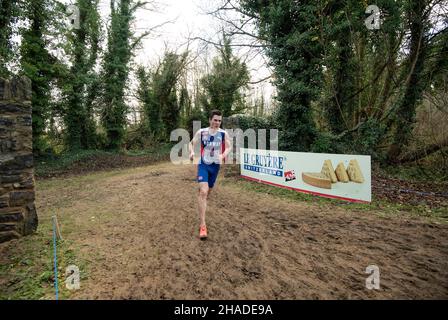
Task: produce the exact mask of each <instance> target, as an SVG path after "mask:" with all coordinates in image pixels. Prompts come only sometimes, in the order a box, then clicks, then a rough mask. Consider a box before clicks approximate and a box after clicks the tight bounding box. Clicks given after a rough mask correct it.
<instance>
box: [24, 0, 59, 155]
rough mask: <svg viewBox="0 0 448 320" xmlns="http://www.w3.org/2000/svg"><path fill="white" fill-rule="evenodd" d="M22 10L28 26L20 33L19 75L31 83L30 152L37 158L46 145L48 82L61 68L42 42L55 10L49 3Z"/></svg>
mask: <svg viewBox="0 0 448 320" xmlns="http://www.w3.org/2000/svg"><path fill="white" fill-rule="evenodd" d="M22 10H23V18H24V19H25V20H27V21H28V22H29V26H28V27H26V28H24V29H22V32H21V35H22V43H21V46H20V56H21V59H20V62H21V68H22V73H23V74H24V75H26V76H27V77H28V78H30V79H31V81H32V85H31V86H32V87H31V89H32V97H31V104H32V127H33V152H34V153H35V154H36V155H39V154H42V153H43V151H44V150H45V149H46V146H47V144H46V142H45V140H44V138H43V136H44V134H45V127H46V121H47V120H48V118H49V115H50V108H51V95H50V90H51V81H52V80H53V79H54V78H55V77H57V76H58V75H59V74H60V72H59V71H60V70H58V69H60V68H61V66H60V64H59V62H58V61H57V59H56V58H55V57H54V56H53V55H52V54H50V53H49V51H48V48H47V43H46V39H45V36H46V35H47V34H48V30H49V26H50V23H51V18H52V16H53V14H55V12H56V10H55V7H54V6H53V3H52V2H51V1H49V0H34V1H26V2H24V3H23V8H22Z"/></svg>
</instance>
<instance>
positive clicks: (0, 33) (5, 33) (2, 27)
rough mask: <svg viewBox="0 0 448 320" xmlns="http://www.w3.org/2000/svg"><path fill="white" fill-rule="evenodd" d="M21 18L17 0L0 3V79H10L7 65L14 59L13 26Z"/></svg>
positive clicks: (3, 0)
mask: <svg viewBox="0 0 448 320" xmlns="http://www.w3.org/2000/svg"><path fill="white" fill-rule="evenodd" d="M18 16H19V6H18V4H17V0H9V1H6V0H2V1H0V77H8V76H9V75H10V71H9V69H8V67H7V64H8V63H9V62H10V61H11V60H12V59H13V56H14V50H13V43H12V39H11V37H12V35H13V30H12V26H13V25H14V23H15V22H16V21H17V18H18Z"/></svg>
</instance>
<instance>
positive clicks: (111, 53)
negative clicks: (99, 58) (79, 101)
mask: <svg viewBox="0 0 448 320" xmlns="http://www.w3.org/2000/svg"><path fill="white" fill-rule="evenodd" d="M145 4H146V2H137V3H133V1H132V0H120V1H111V2H110V9H111V22H110V26H109V28H108V36H107V39H108V42H107V49H106V52H105V54H104V60H103V63H102V75H101V101H100V104H101V122H102V125H103V127H104V129H105V131H106V136H107V143H106V146H105V147H106V148H107V149H115V150H116V149H119V148H120V147H121V144H122V141H123V137H124V133H125V126H126V123H127V121H126V115H127V113H128V111H129V110H128V106H127V105H126V103H125V99H124V97H125V89H126V83H127V80H128V75H129V71H130V68H129V61H130V59H131V57H132V54H133V52H134V50H135V48H136V46H137V45H138V44H139V42H140V40H141V39H142V38H143V37H145V36H146V35H147V34H149V32H145V33H143V34H142V35H140V36H138V37H137V38H135V39H134V37H133V35H132V32H131V25H132V22H133V21H134V18H135V17H134V15H135V11H136V10H137V9H138V8H140V7H143V6H144V5H145Z"/></svg>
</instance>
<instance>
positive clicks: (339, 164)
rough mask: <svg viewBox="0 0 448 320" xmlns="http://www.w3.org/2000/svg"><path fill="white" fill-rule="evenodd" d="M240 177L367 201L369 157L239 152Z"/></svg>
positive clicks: (254, 151)
mask: <svg viewBox="0 0 448 320" xmlns="http://www.w3.org/2000/svg"><path fill="white" fill-rule="evenodd" d="M240 166H241V176H242V177H243V178H246V179H249V180H253V181H257V182H262V183H266V184H270V185H274V186H278V187H283V188H287V189H292V190H296V191H300V192H305V193H310V194H314V195H319V196H323V197H327V198H336V199H342V200H347V201H352V202H362V203H369V202H370V201H371V197H372V195H371V165H370V156H361V155H347V154H330V153H308V152H287V151H270V150H259V149H244V148H241V149H240Z"/></svg>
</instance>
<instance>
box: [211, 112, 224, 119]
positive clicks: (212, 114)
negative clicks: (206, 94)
mask: <svg viewBox="0 0 448 320" xmlns="http://www.w3.org/2000/svg"><path fill="white" fill-rule="evenodd" d="M213 116H222V112H221V111H219V110H212V111H210V114H209V116H208V119H209V120H211V119H213Z"/></svg>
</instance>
